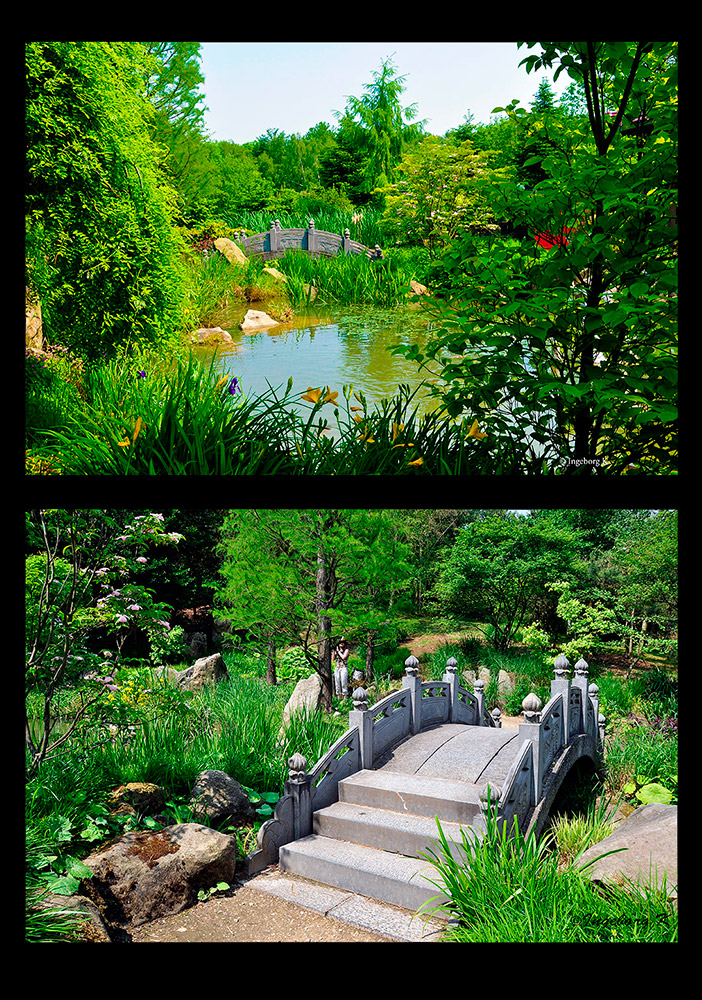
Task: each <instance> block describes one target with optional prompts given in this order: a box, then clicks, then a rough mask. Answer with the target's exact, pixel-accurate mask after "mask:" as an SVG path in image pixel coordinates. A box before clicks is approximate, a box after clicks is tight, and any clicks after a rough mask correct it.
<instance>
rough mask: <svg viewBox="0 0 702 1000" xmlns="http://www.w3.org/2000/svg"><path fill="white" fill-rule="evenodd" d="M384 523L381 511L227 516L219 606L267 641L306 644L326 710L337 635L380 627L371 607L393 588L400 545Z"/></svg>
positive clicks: (258, 512)
mask: <svg viewBox="0 0 702 1000" xmlns="http://www.w3.org/2000/svg"><path fill="white" fill-rule="evenodd" d="M386 522H387V517H385V515H384V513H383V512H382V511H353V510H335V509H328V508H325V509H321V510H246V511H231V512H230V513H229V516H228V518H227V520H226V521H225V525H224V530H223V538H224V542H223V554H224V560H223V565H222V576H223V578H224V583H223V584H222V586H221V587H220V588H219V591H218V595H217V601H218V604H219V605H220V606H221V607H223V609H224V613H225V614H227V615H228V616H229V617H230V618H231V620H232V624H235V623H236V626H238V627H241V628H247V629H250V630H251V631H252V632H254V634H258V635H259V636H261V638H263V639H265V640H266V641H269V640H272V639H276V640H277V641H278V642H280V643H282V642H285V643H286V644H288V645H302V648H303V650H304V652H305V655H306V657H307V659H308V662H309V663H310V666H311V667H312V669H314V670H316V672H317V673H318V674H319V676H320V677H321V679H322V685H323V699H324V701H323V704H324V707H325V709H326V710H327V711H331V709H332V647H333V645H334V638H335V635H336V636H337V637H338V636H340V635H341V632H340V631H339V629H340V628H343V629H344V630H346V629H347V627H348V628H349V629H352V628H354V627H356V626H357V627H358V629H359V633H360V632H363V631H364V630H370V631H371V632H372V631H373V630H374V629H376V628H377V627H379V624H380V622H379V620H378V619H377V617H376V618H373V615H372V614H371V612H372V611H373V609H375V610H376V611H377V610H378V608H379V607H380V606H381V604H382V596H383V594H386V593H388V592H389V591H391V589H392V587H391V583H392V576H391V573H390V567H391V566H393V565H394V566H395V567H397V565H398V559H397V553H398V552H399V545H398V544H397V543H393V538H392V532H391V531H390V530H389V529H388V526H387V523H386ZM393 544H394V547H393ZM252 566H255V568H256V570H255V572H252ZM354 611H355V612H356V614H355V615H354ZM368 615H370V617H368ZM363 638H367V631H366V632H364V634H363Z"/></svg>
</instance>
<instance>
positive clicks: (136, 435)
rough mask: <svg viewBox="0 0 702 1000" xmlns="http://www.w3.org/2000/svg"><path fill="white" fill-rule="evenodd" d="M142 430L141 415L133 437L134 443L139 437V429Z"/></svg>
mask: <svg viewBox="0 0 702 1000" xmlns="http://www.w3.org/2000/svg"><path fill="white" fill-rule="evenodd" d="M140 430H141V417H137V422H136V427H135V428H134V437H133V438H132V444H134V442H135V441H136V439H137V438H138V437H139V431H140Z"/></svg>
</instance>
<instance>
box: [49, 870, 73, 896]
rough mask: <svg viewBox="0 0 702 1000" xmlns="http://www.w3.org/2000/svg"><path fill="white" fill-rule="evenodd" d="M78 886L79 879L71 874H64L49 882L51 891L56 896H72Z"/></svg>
mask: <svg viewBox="0 0 702 1000" xmlns="http://www.w3.org/2000/svg"><path fill="white" fill-rule="evenodd" d="M79 888H80V881H79V880H78V879H77V878H73V876H72V875H65V876H64V877H63V878H59V879H57V880H56V881H55V882H53V883H52V884H51V891H52V892H53V893H55V894H56V895H57V896H72V895H73V893H74V892H77V891H78V889H79Z"/></svg>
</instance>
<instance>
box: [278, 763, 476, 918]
mask: <svg viewBox="0 0 702 1000" xmlns="http://www.w3.org/2000/svg"><path fill="white" fill-rule="evenodd" d="M338 787H339V800H338V801H337V802H334V803H332V804H331V805H329V806H325V807H324V808H323V809H318V810H316V811H315V813H314V814H313V817H312V828H313V831H314V832H313V833H312V834H311V835H310V836H308V837H303V838H302V839H300V840H297V841H294V842H293V843H290V844H286V845H284V846H283V847H281V848H280V859H279V865H280V868H281V869H282V870H283V871H287V872H291V873H292V874H296V875H302V876H304V877H305V878H309V879H313V880H314V881H316V882H321V883H323V884H325V885H332V886H336V887H337V888H339V889H346V890H348V891H350V892H358V893H360V894H361V895H364V896H370V897H371V898H372V899H379V900H382V901H383V902H386V903H393V904H394V905H395V906H403V907H406V908H408V909H416V908H417V907H419V906H421V905H422V904H423V903H425V902H427V900H429V899H432V898H434V897H436V896H437V895H440V894H441V892H440V888H439V887H437V886H436V885H434V884H432V882H431V881H429V880H430V879H431V880H435V881H436V880H438V879H439V873H438V872H437V870H436V869H435V868H434V867H433V866H431V865H430V864H429V862H428V861H427V860H426V859H424V858H419V857H418V855H419V853H420V851H421V852H425V851H427V849H431V848H434V849H436V845H437V843H438V829H437V826H436V817H437V816H438V818H439V820H440V821H441V828H442V830H443V831H444V833H445V834H446V837H447V839H448V842H449V846H450V848H451V852H452V854H453V855H454V857H456V858H457V859H458V860H463V858H464V852H463V849H462V843H463V838H462V835H461V825H462V826H464V827H469V826H471V825H472V821H473V820H474V819H475V817H476V816H477V814H478V811H479V798H478V793H479V788H478V787H477V786H476V785H473V784H471V783H469V782H465V781H454V780H448V779H442V778H423V777H419V776H418V775H416V774H403V773H399V772H390V771H358V772H356V773H355V774H353V775H351V776H350V777H348V778H344V779H342V780H341V781H340V782H339V786H338Z"/></svg>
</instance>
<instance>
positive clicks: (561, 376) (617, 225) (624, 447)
mask: <svg viewBox="0 0 702 1000" xmlns="http://www.w3.org/2000/svg"><path fill="white" fill-rule="evenodd" d="M530 44H535V45H536V44H539V45H541V44H542V49H543V51H542V52H541V54H540V55H535V54H533V55H530V56H528V57H527V59H526V60H525V62H526V63H527V68H528V69H540V68H542V66H546V67H549V68H550V67H551V66H554V65H557V69H556V73H555V74H554V76H555V77H556V78H557V76H558V73H559V72H561V71H563V70H565V71H567V72H568V73H569V75H570V76H571V77H572V78H573V79H574V80H576V81H578V82H579V83H581V84H582V86H583V89H584V91H585V95H586V103H587V108H588V118H587V128H586V129H581V128H580V126H579V124H578V122H577V120H576V119H573V118H572V117H571V116H563V117H561V118H558V117H556V118H554V119H553V120H552V122H551V121H550V122H549V128H548V131H547V132H545V131H544V129H543V128H542V127H541V125H540V123H541V124H542V117H541V116H539V115H536V114H535V113H529V112H527V111H526V110H525V109H520V108H518V107H517V102H513V103H512V104H511V105H510V106H509V107H508V108H507V109H506V110H507V112H508V115H509V117H510V119H511V120H512V121H513V123H514V125H515V127H517V128H518V129H519V130H521V134H522V135H523V136H524V138H525V141H536V140H537V138H538V139H539V140H542V139H545V138H547V139H548V146H549V148H550V153H549V155H548V156H546V157H545V158H544V157H543V153H541V152H540V153H535V154H534V155H533V156H532V157H530V158H529V159H527V160H526V161H525V164H524V166H525V167H528V166H531V165H533V164H536V163H539V164H540V165H541V167H542V168H543V170H544V172H545V174H546V176H545V178H544V179H543V180H541V181H539V182H538V183H537V184H535V185H534V186H533V188H532V189H531V190H525V189H524V187H523V186H520V185H519V184H516V183H514V181H513V180H507V181H505V183H504V184H501V185H496V186H495V185H493V186H492V188H491V189H490V190H488V189H487V188H486V189H485V195H486V197H490V198H491V199H494V200H492V205H493V210H494V212H495V214H496V216H497V217H498V218H507V219H511V220H512V221H513V223H514V224H515V225H518V226H522V227H523V230H524V232H526V233H527V234H528V235H527V236H525V238H524V239H523V240H522V241H521V243H520V244H519V245H518V246H512V245H507V246H505V245H504V244H503V243H502V241H501V240H500V239H499V237H495V238H494V239H492V238H491V239H490V240H486V239H479V238H477V237H474V236H467V237H466V238H465V239H464V240H463V241H461V242H457V244H455V245H453V246H452V247H451V248H450V250H449V251H448V252H447V253H446V255H445V258H444V262H443V263H444V274H445V276H446V287H445V289H444V294H445V296H446V297H447V298H448V299H449V300H450V301H449V303H447V305H446V308H445V313H446V322H445V323H443V324H442V322H441V321H439V322H438V323H437V324H436V326H435V331H436V333H435V335H434V336H433V337H432V339H431V341H430V343H429V345H428V348H427V350H426V354H425V356H422V352H420V354H419V355H416V357H417V360H418V361H419V362H420V363H422V362H426V361H427V360H429V361H437V362H438V364H439V368H440V371H439V374H441V375H442V376H443V378H444V379H445V383H446V385H445V388H444V390H443V393H442V395H443V399H444V402H445V403H446V405H447V408H448V410H449V412H450V413H452V414H453V415H456V416H457V415H459V414H461V413H467V415H469V416H474V417H476V418H480V421H481V427H483V425H484V424H485V427H486V429H487V431H488V434H489V440H490V442H491V445H492V447H493V449H494V450H495V451H496V452H499V451H500V450H504V452H505V454H509V455H516V456H521V459H520V462H521V465H520V468H521V470H522V471H535V472H540V473H541V472H547V473H551V474H553V473H555V472H565V473H568V474H593V473H595V472H598V473H603V474H616V475H621V474H625V473H627V474H628V473H636V474H645V473H663V474H671V473H674V472H675V470H676V468H677V225H676V222H675V209H676V202H677V46H676V44H675V43H644V42H636V43H633V42H632V43H625V42H597V43H590V42H588V43H555V42H554V43H550V42H544V43H530ZM540 233H549V234H551V236H552V240H551V244H552V245H551V246H550V247H546V246H544V245H543V244H542V245H541V246H535V245H534V234H540ZM467 289H468V290H469V293H470V294H469V295H467V294H466V290H467ZM451 355H457V356H458V360H456V358H455V357H452V356H451Z"/></svg>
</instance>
